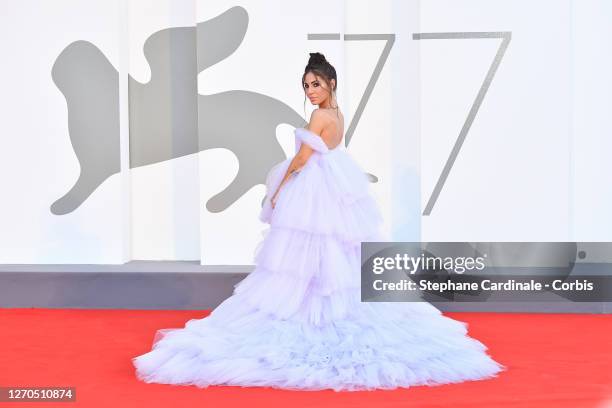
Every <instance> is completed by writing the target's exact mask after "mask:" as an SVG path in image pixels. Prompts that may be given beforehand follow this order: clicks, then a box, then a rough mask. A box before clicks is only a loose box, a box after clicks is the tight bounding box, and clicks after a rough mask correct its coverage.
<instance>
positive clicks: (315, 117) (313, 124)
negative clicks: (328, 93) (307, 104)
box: [308, 108, 330, 135]
mask: <svg viewBox="0 0 612 408" xmlns="http://www.w3.org/2000/svg"><path fill="white" fill-rule="evenodd" d="M329 121H330V118H329V116H328V115H327V113H326V112H325V111H324V110H321V109H318V108H317V109H315V110H313V111H312V113H311V114H310V121H309V122H308V130H310V131H311V132H314V133H316V134H318V135H320V134H321V133H322V131H323V129H325V127H326V126H327V125H328V124H329Z"/></svg>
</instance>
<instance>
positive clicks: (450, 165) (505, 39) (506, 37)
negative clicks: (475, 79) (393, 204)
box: [412, 31, 512, 215]
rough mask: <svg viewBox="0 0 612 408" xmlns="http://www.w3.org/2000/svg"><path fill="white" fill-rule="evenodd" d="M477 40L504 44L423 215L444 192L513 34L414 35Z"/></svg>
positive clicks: (413, 36)
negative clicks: (488, 39) (481, 39)
mask: <svg viewBox="0 0 612 408" xmlns="http://www.w3.org/2000/svg"><path fill="white" fill-rule="evenodd" d="M475 38H502V42H501V44H500V45H499V48H498V49H497V54H495V58H494V59H493V62H492V63H491V66H490V67H489V71H488V72H487V75H486V77H485V79H484V81H483V82H482V85H481V86H480V90H479V91H478V95H476V99H475V100H474V103H472V107H471V108H470V112H469V113H468V116H467V118H466V119H465V122H464V123H463V127H462V128H461V132H459V137H457V140H456V141H455V145H454V146H453V150H452V151H451V153H450V155H449V156H448V159H447V160H446V164H445V165H444V168H443V169H442V173H441V174H440V177H439V178H438V181H437V182H436V186H435V188H434V190H433V193H432V194H431V197H429V201H428V202H427V205H426V206H425V210H424V211H423V215H430V214H431V210H432V209H433V206H434V205H435V203H436V201H437V200H438V197H439V196H440V192H441V191H442V187H444V183H445V182H446V179H447V178H448V175H449V173H450V171H451V169H452V168H453V164H454V163H455V160H456V159H457V155H459V151H460V150H461V146H462V145H463V142H464V141H465V138H466V136H467V133H468V131H469V130H470V127H471V126H472V123H473V122H474V118H475V117H476V113H478V109H479V108H480V105H481V104H482V101H483V99H484V97H485V95H486V93H487V91H488V90H489V86H490V85H491V81H493V77H494V76H495V72H497V68H498V67H499V64H500V63H501V60H502V58H503V57H504V53H505V52H506V49H507V48H508V44H510V39H511V38H512V33H511V32H510V31H500V32H466V33H414V34H413V35H412V39H413V40H455V39H475Z"/></svg>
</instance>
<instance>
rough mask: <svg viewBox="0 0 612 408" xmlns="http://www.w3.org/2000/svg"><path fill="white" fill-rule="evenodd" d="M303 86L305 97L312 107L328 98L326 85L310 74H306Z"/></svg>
mask: <svg viewBox="0 0 612 408" xmlns="http://www.w3.org/2000/svg"><path fill="white" fill-rule="evenodd" d="M303 86H304V92H305V93H306V96H307V97H308V99H310V103H312V104H313V105H320V104H322V103H324V102H325V101H326V100H327V98H329V89H328V88H327V84H326V83H325V82H324V81H323V80H320V79H319V78H317V77H316V76H315V74H313V73H312V72H309V73H307V74H306V76H305V77H304V84H303Z"/></svg>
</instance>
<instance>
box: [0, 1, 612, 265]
mask: <svg viewBox="0 0 612 408" xmlns="http://www.w3.org/2000/svg"><path fill="white" fill-rule="evenodd" d="M2 8H3V13H2V14H1V15H2V17H0V20H1V21H2V28H1V30H2V34H3V35H2V39H0V41H1V42H2V49H3V51H4V58H3V65H2V68H1V70H2V74H3V75H1V78H2V80H1V81H2V90H3V98H2V102H1V103H2V106H1V108H2V112H4V115H3V119H4V120H3V121H2V127H3V130H2V141H3V149H1V150H0V174H1V180H2V187H3V195H2V197H3V200H2V201H1V204H0V208H1V209H2V211H0V223H1V225H2V229H1V230H0V248H1V251H0V263H47V264H48V263H123V262H126V261H128V260H130V259H155V260H159V259H165V260H201V262H202V263H203V264H208V265H214V264H228V265H242V264H250V263H251V260H252V255H253V250H254V249H255V245H256V244H257V243H258V242H259V240H260V239H261V232H262V231H263V230H264V229H265V225H264V224H262V223H260V222H259V221H258V219H257V214H258V211H259V208H260V203H261V199H262V198H263V194H264V187H263V185H262V184H261V183H254V182H252V180H251V181H250V182H249V181H248V180H247V181H245V182H243V183H242V184H239V187H240V189H239V190H238V193H233V190H231V189H230V190H228V187H229V186H231V185H232V182H233V181H234V179H235V178H236V176H237V175H238V174H239V169H240V166H241V165H242V166H255V167H256V168H257V169H259V170H260V171H261V169H262V168H263V167H265V166H267V165H269V164H270V163H268V162H261V163H255V164H254V161H256V160H257V159H258V158H261V157H266V158H267V159H268V160H270V158H271V157H277V158H279V156H278V154H277V155H276V156H272V155H268V156H266V155H267V154H268V153H269V150H268V148H269V146H277V147H276V149H279V150H278V151H277V153H279V152H282V155H283V156H282V157H280V159H282V158H284V157H288V156H289V155H291V154H292V153H293V147H294V145H293V139H292V138H293V136H292V130H293V129H294V127H295V126H297V125H298V124H299V123H298V121H297V120H294V119H292V120H290V121H282V120H279V117H277V116H274V115H272V113H274V112H276V111H274V109H281V110H282V109H285V110H286V111H288V112H292V113H290V114H289V117H293V116H292V115H299V117H300V118H301V119H302V120H303V119H304V117H306V118H307V117H308V116H309V114H310V111H311V110H312V107H311V106H309V104H308V103H307V106H306V112H304V107H303V100H304V96H303V92H302V91H301V89H300V82H299V81H300V78H301V74H302V72H303V69H304V66H305V64H306V62H307V58H308V52H313V51H321V52H323V53H324V54H325V55H326V56H327V57H328V59H329V60H330V61H331V62H332V63H333V64H334V65H335V66H336V68H337V72H338V77H339V81H338V84H339V87H338V96H339V100H340V106H341V108H342V110H343V112H344V114H345V130H347V131H348V130H349V125H350V124H351V121H352V120H353V119H358V121H355V122H354V123H355V124H356V126H355V128H354V133H352V134H351V136H352V138H351V140H350V143H349V151H350V152H351V153H352V154H353V155H354V156H355V157H356V159H357V160H358V161H359V162H360V163H361V164H362V165H363V167H364V169H366V170H367V171H368V172H369V173H371V174H373V175H374V176H376V177H377V178H378V182H376V183H373V184H372V189H373V192H374V193H375V195H376V197H377V199H378V201H379V202H380V204H381V206H382V207H383V210H384V214H385V216H386V220H387V223H386V229H387V231H388V232H389V234H390V237H391V238H392V239H394V240H397V241H401V240H424V241H539V240H542V241H544V240H550V241H572V240H581V241H610V240H611V239H610V238H611V235H612V233H611V231H612V228H611V227H612V216H611V215H610V211H609V210H608V209H609V208H612V194H611V192H610V187H609V185H610V183H609V182H608V180H609V178H610V177H609V174H611V173H612V164H611V162H610V161H609V160H608V157H607V156H608V154H609V152H610V150H611V149H610V148H612V141H611V138H610V136H611V133H612V125H611V124H610V120H609V115H608V111H609V110H610V106H611V103H610V102H611V97H610V95H612V81H611V79H610V76H609V73H610V72H612V70H611V68H612V57H611V56H610V54H609V53H608V52H604V51H605V50H609V49H610V48H611V47H610V46H611V45H612V44H611V42H612V36H611V34H612V32H611V30H612V29H611V28H610V25H609V21H610V18H612V5H611V4H610V3H609V2H606V1H603V0H599V1H598V0H585V1H576V0H563V1H553V0H538V1H536V2H531V1H530V2H527V1H509V0H504V1H502V0H496V1H492V2H491V1H484V0H461V1H450V0H428V1H418V0H413V1H400V0H386V1H382V2H380V1H379V2H376V3H374V2H372V1H365V0H359V1H340V0H336V1H331V2H330V1H326V2H323V1H320V2H317V1H314V2H311V3H309V7H304V4H303V3H298V2H287V1H285V2H282V1H276V0H259V1H248V2H247V1H244V2H227V1H221V0H214V1H210V0H209V1H202V0H181V1H169V0H166V1H162V0H155V1H144V0H130V1H129V2H127V3H126V2H113V1H111V2H108V1H105V2H101V1H90V2H87V4H86V5H85V4H84V3H81V2H74V1H66V0H62V1H57V2H53V3H48V2H43V1H40V0H37V1H35V0H30V1H25V2H9V3H6V4H5V5H3V6H2ZM228 11H232V13H234V14H228V15H229V16H230V18H234V19H235V20H234V21H236V22H237V23H240V22H244V21H245V20H244V17H245V16H246V22H247V24H246V25H245V26H240V25H236V26H230V27H229V28H228V27H227V26H223V25H222V26H221V27H224V28H223V30H224V31H222V32H221V33H220V35H218V36H214V35H210V32H209V31H207V29H208V28H209V27H210V26H211V25H210V24H207V22H210V21H213V20H214V19H215V18H217V17H219V16H224V15H225V14H224V13H227V12H228ZM24 22H27V24H24ZM196 27H197V29H196ZM213 28H215V27H213ZM168 29H174V30H170V31H168V32H167V33H168V36H167V37H159V33H160V32H163V30H168ZM234 29H235V30H239V29H244V30H243V31H244V32H243V37H240V36H238V37H236V38H233V37H231V38H230V37H227V36H229V35H234V34H236V31H232V30H234ZM190 30H191V31H190ZM482 32H488V33H491V32H504V33H510V35H511V39H510V42H509V44H508V48H507V49H506V51H505V53H504V55H503V58H501V60H500V63H499V66H498V68H497V71H496V73H495V75H494V77H493V79H492V81H491V82H490V84H489V86H488V90H487V92H486V94H485V96H484V98H483V100H482V104H481V105H480V107H479V109H478V110H477V112H476V114H475V116H474V120H473V122H472V123H471V127H470V128H469V130H468V131H467V133H466V137H465V141H464V143H463V145H462V146H461V149H460V151H459V153H458V155H457V157H456V160H455V162H454V163H453V165H452V168H451V171H450V172H449V174H448V177H447V178H446V180H445V182H444V185H443V187H442V189H441V190H440V193H439V195H438V197H437V200H435V203H434V204H433V207H432V208H431V212H430V213H429V214H428V215H424V214H423V212H424V209H425V207H426V206H427V204H428V202H429V201H430V199H431V196H432V192H433V190H434V186H435V184H436V182H437V180H438V179H439V177H440V173H441V170H442V169H443V168H444V165H445V163H446V161H447V159H448V157H449V154H450V152H451V149H452V147H453V144H454V143H455V141H456V140H457V138H458V136H459V134H460V131H461V128H462V126H464V123H465V121H466V118H467V117H468V113H469V111H470V109H471V107H472V105H473V103H474V100H475V98H476V95H477V93H478V91H479V89H481V87H482V85H483V80H484V78H485V76H486V74H487V70H488V69H489V67H490V65H491V63H492V61H493V60H494V58H495V55H496V53H497V52H498V49H499V47H500V44H501V42H502V39H501V38H479V39H474V38H461V39H426V38H424V37H420V38H419V35H423V34H427V33H430V34H431V33H434V34H435V33H437V35H438V36H440V35H442V36H444V35H448V34H449V33H464V34H462V35H464V36H469V35H470V34H469V33H472V34H473V33H482ZM205 33H206V34H207V35H208V37H206V36H204V37H202V38H201V35H203V34H205ZM213 33H214V31H213ZM466 33H467V34H466ZM319 34H333V35H332V36H331V37H330V38H326V39H322V38H320V37H317V35H319ZM415 34H416V36H415ZM309 35H310V36H309ZM355 35H366V37H359V38H357V37H351V36H355ZM372 35H387V36H389V35H391V36H393V40H392V41H391V42H392V44H391V48H390V52H389V56H388V58H386V59H384V60H383V59H381V55H383V54H384V49H385V46H386V45H387V46H388V45H389V42H388V41H390V40H389V37H387V39H386V40H385V39H373V38H372V37H371V36H372ZM181 36H183V37H181ZM190 36H193V41H194V47H192V48H193V52H190V51H189V50H187V52H186V53H185V52H184V51H185V50H183V49H182V48H181V47H177V46H176V44H181V43H182V42H183V43H184V41H189V38H191V37H190ZM367 36H370V37H367ZM159 38H162V40H163V39H168V43H167V44H166V47H165V48H164V47H163V46H164V44H165V43H164V41H161V43H160V42H157V43H154V41H153V40H155V39H158V40H159ZM228 38H229V39H228ZM148 40H149V43H147V41H148ZM181 41H182V42H181ZM224 41H225V42H227V44H228V47H226V48H223V47H220V46H219V44H221V45H223V44H225V42H224ZM232 41H234V43H232ZM147 44H153V46H154V47H153V48H152V50H153V51H156V52H158V53H157V54H155V53H153V54H150V55H152V56H154V57H155V56H157V59H153V60H150V59H148V58H147V55H146V52H147V49H146V46H147ZM155 44H156V45H155ZM160 44H161V45H160ZM195 44H197V50H196V46H195ZM155 46H156V47H158V48H155ZM232 46H233V47H234V48H235V49H232ZM159 47H161V48H159ZM179 50H181V52H183V53H182V54H181V53H179ZM217 53H218V54H219V55H218V61H215V62H214V63H209V61H208V59H209V57H210V55H213V56H214V57H217ZM224 53H225V54H224ZM205 63H206V64H207V65H206V66H205V67H204V68H202V67H199V68H196V66H195V65H196V64H197V65H198V66H199V65H200V64H205ZM379 63H380V64H382V66H381V67H379V68H380V69H379V70H378V77H377V78H376V80H375V83H374V84H373V87H372V88H371V91H372V92H371V94H370V95H369V97H368V99H367V104H365V109H364V110H363V111H362V112H361V113H357V111H358V107H359V105H360V102H361V101H362V98H363V95H364V92H365V90H366V89H367V88H368V83H369V82H370V81H371V80H372V79H373V77H372V76H373V73H375V72H377V70H376V67H377V64H379ZM192 71H193V73H194V75H193V84H194V86H193V94H192V95H191V96H189V95H185V93H183V94H179V93H175V92H174V88H175V87H178V86H179V85H180V86H184V85H185V82H184V81H183V80H189V73H191V72H192ZM154 72H155V73H157V74H155V75H154V74H153V73H154ZM153 79H155V80H156V81H157V82H155V81H153ZM196 80H197V82H196ZM177 81H178V82H177ZM177 84H178V85H177ZM88 90H91V91H88ZM230 91H232V92H234V91H235V92H236V93H235V94H234V93H228V92H230ZM138 92H140V93H138ZM149 92H150V93H149ZM241 92H242V93H241ZM137 94H138V95H139V98H140V99H138V100H136V99H135V95H137ZM148 95H152V96H150V97H149V96H148ZM160 95H161V96H163V95H166V96H167V97H160V99H159V100H157V99H155V96H160ZM168 95H171V97H168ZM226 95H230V96H232V97H233V96H234V95H236V96H237V97H238V98H237V99H236V101H248V100H250V99H248V98H255V99H254V100H256V101H262V103H263V101H268V102H270V106H271V108H270V109H271V110H270V111H266V110H264V109H263V108H262V106H263V105H258V104H251V105H249V104H247V105H246V106H247V108H243V107H242V108H241V107H240V106H239V105H234V106H232V109H231V110H229V111H224V112H223V114H222V115H218V114H212V113H208V112H213V110H211V109H209V106H215V105H214V104H215V103H216V101H218V100H222V99H223V97H225V96H226ZM217 98H221V99H217ZM258 98H259V99H258ZM190 101H193V103H190ZM268 102H266V103H268ZM143 106H144V107H147V106H148V107H149V110H148V111H147V110H146V109H144V108H143ZM157 109H159V110H160V111H159V112H158V111H157ZM198 109H199V110H200V113H199V114H198V115H197V117H195V116H189V115H186V114H185V112H192V111H193V112H196V110H198ZM265 112H267V113H268V115H269V117H266V113H265ZM270 112H272V113H270ZM257 115H259V116H257ZM270 115H272V116H270ZM162 116H163V120H162V119H160V117H162ZM262 116H263V119H262ZM260 119H261V120H263V122H258V121H259V120H260ZM281 119H282V117H281ZM275 121H276V122H278V123H276V122H275ZM149 122H150V123H149ZM135 123H144V124H145V125H147V124H149V125H150V126H152V127H153V129H152V130H149V131H148V132H150V133H147V131H146V130H145V131H143V130H142V129H140V128H136V127H135V125H134V124H135ZM158 123H159V124H163V125H168V123H169V124H170V126H171V128H172V129H187V130H185V131H184V133H181V132H182V130H181V132H178V131H177V132H176V133H174V131H172V132H170V133H171V134H166V135H164V134H163V129H165V128H164V127H163V126H161V125H159V126H158ZM269 123H272V124H275V123H276V124H275V126H274V127H272V128H270V131H267V130H266V129H267V128H266V126H264V124H269ZM190 126H191V127H190ZM145 129H146V126H145ZM160 129H162V130H160ZM189 129H191V130H193V129H196V130H197V129H199V130H200V134H199V135H198V134H197V131H196V132H194V131H190V130H189ZM215 129H216V130H215ZM226 129H232V132H233V133H227V135H231V137H232V138H233V139H231V140H230V136H226V133H225V130H226ZM160 133H161V134H160ZM202 133H205V134H204V135H203V134H202ZM212 141H214V142H215V143H216V144H215V143H212ZM232 143H234V144H233V145H232ZM253 143H254V145H253ZM275 143H276V144H275ZM246 145H248V146H249V149H250V155H249V154H245V153H244V152H243V151H244V150H245V149H244V146H246ZM232 146H234V147H233V148H232ZM237 146H238V147H237ZM239 146H243V150H241V149H240V148H239ZM252 146H258V149H259V150H258V149H253V148H252ZM278 146H280V147H278ZM246 150H248V149H246ZM279 154H280V153H279ZM245 168H247V169H248V167H243V170H244V169H245ZM229 193H232V194H233V195H232V194H229ZM211 199H212V200H211Z"/></svg>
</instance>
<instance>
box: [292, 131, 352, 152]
mask: <svg viewBox="0 0 612 408" xmlns="http://www.w3.org/2000/svg"><path fill="white" fill-rule="evenodd" d="M296 129H302V130H304V131H306V132H308V133H310V134H311V135H314V136H316V137H318V138H320V139H321V141H322V142H323V144H324V145H325V147H327V150H329V151H330V152H331V151H332V150H336V149H337V148H338V147H340V145H341V144H342V138H341V139H340V143H338V144H337V145H336V146H335V147H329V146H328V145H327V143H325V140H323V137H322V136H321V135H319V134H316V133H315V132H313V131H312V130H308V129H306V128H305V127H299V128H296Z"/></svg>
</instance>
